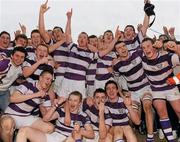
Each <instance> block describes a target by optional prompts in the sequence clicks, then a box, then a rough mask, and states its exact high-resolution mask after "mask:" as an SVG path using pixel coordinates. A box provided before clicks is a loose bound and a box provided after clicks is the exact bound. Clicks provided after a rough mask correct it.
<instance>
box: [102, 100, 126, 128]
mask: <svg viewBox="0 0 180 142" xmlns="http://www.w3.org/2000/svg"><path fill="white" fill-rule="evenodd" d="M105 106H106V107H107V109H108V110H109V112H110V116H111V118H112V126H124V125H128V124H129V118H128V110H127V108H126V106H125V104H124V102H123V99H122V98H120V97H119V99H118V101H117V102H110V101H109V100H108V101H107V102H106V103H105Z"/></svg>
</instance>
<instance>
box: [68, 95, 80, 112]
mask: <svg viewBox="0 0 180 142" xmlns="http://www.w3.org/2000/svg"><path fill="white" fill-rule="evenodd" d="M81 101H82V100H81V97H80V96H78V95H76V94H73V93H72V94H70V96H69V98H68V103H69V110H70V112H72V113H73V112H77V111H78V110H79V108H80V106H81Z"/></svg>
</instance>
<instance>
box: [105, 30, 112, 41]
mask: <svg viewBox="0 0 180 142" xmlns="http://www.w3.org/2000/svg"><path fill="white" fill-rule="evenodd" d="M112 40H113V34H112V33H111V32H106V33H105V34H104V42H105V43H111V42H112Z"/></svg>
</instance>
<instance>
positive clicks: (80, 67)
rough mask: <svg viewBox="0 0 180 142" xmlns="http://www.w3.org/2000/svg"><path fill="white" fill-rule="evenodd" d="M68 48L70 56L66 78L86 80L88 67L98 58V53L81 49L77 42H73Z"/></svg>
mask: <svg viewBox="0 0 180 142" xmlns="http://www.w3.org/2000/svg"><path fill="white" fill-rule="evenodd" d="M68 48H69V57H68V60H67V69H66V72H65V75H64V78H67V79H69V80H75V81H85V80H86V72H87V69H88V68H89V65H90V63H91V62H92V61H93V60H94V59H95V58H97V53H92V52H90V51H88V50H83V49H80V48H78V47H77V45H76V44H71V45H70V46H69V47H68ZM77 85H78V84H77Z"/></svg>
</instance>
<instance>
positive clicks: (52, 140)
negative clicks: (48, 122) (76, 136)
mask: <svg viewBox="0 0 180 142" xmlns="http://www.w3.org/2000/svg"><path fill="white" fill-rule="evenodd" d="M66 139H67V137H66V136H65V135H62V134H60V133H58V132H53V133H51V134H46V142H62V141H65V140H66Z"/></svg>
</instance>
